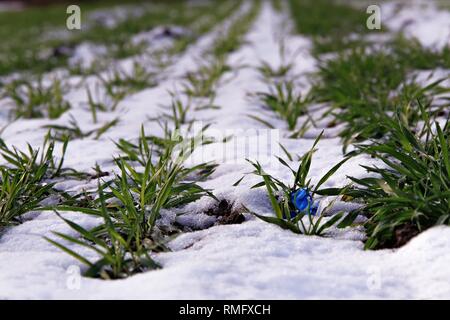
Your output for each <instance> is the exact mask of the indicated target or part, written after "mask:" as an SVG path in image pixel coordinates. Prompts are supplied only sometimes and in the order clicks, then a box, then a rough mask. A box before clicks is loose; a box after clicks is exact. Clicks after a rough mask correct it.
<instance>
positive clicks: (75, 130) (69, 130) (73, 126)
mask: <svg viewBox="0 0 450 320" xmlns="http://www.w3.org/2000/svg"><path fill="white" fill-rule="evenodd" d="M119 121H120V120H119V118H116V119H113V120H111V121H108V122H106V123H105V124H103V125H102V126H100V127H98V128H96V129H92V130H87V131H85V130H83V129H82V128H81V127H80V125H79V124H78V122H77V120H76V119H75V118H74V117H73V116H71V119H70V120H69V124H68V125H66V126H65V125H46V126H44V128H46V129H49V130H50V132H51V135H52V137H53V139H55V140H57V141H64V140H73V139H84V138H87V137H92V138H93V139H95V140H98V139H100V137H101V136H102V135H103V134H105V133H106V132H107V131H108V130H109V129H111V128H113V127H114V126H116V125H117V124H118V123H119Z"/></svg>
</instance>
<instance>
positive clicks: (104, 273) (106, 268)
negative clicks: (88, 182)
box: [45, 186, 160, 280]
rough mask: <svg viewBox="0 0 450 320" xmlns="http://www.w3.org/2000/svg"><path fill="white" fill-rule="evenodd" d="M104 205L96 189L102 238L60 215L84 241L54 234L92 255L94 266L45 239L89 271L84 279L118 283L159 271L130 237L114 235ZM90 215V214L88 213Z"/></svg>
mask: <svg viewBox="0 0 450 320" xmlns="http://www.w3.org/2000/svg"><path fill="white" fill-rule="evenodd" d="M105 201H106V197H105V195H104V193H103V190H102V188H101V187H100V186H99V202H100V208H99V209H98V210H96V211H95V214H98V215H99V216H100V217H102V218H103V222H104V224H103V225H102V231H103V232H102V234H101V235H96V233H95V232H94V231H91V230H87V229H85V228H83V227H82V226H80V225H78V224H76V223H75V222H73V221H70V220H68V219H65V218H63V217H62V216H61V215H59V214H58V215H59V217H60V218H61V219H62V220H64V222H65V223H67V224H68V225H69V226H70V227H71V228H72V229H73V230H75V231H76V232H78V233H79V234H80V235H81V236H82V237H83V238H84V240H80V239H78V238H74V237H72V236H69V235H66V234H63V233H60V232H54V234H55V235H56V236H58V237H59V238H61V239H63V240H65V241H68V242H71V243H74V244H77V245H79V246H81V247H85V248H88V249H90V250H92V251H94V252H95V253H96V254H98V255H99V257H100V258H99V259H98V260H97V261H96V262H91V261H89V260H88V259H87V258H85V257H83V256H82V255H80V254H78V253H77V252H76V251H74V250H72V249H70V248H69V247H67V246H66V245H63V244H61V243H59V242H57V241H55V240H52V239H49V238H47V237H45V239H46V240H47V241H49V242H50V243H51V244H53V245H55V246H56V247H58V248H60V249H61V250H63V251H64V252H66V253H67V254H69V255H71V256H72V257H74V258H75V259H77V260H79V261H80V262H81V263H83V264H84V265H86V266H87V267H88V269H87V270H86V271H85V272H84V276H86V277H90V278H101V279H105V280H110V279H121V278H126V277H128V276H130V275H132V274H135V273H138V272H143V271H147V270H152V269H157V268H160V266H159V265H158V264H157V263H156V262H154V261H153V259H152V258H151V257H150V255H149V254H148V251H147V250H142V248H133V247H132V246H133V243H132V240H133V237H132V236H131V235H130V234H125V233H120V232H118V231H117V225H116V223H115V222H114V221H113V220H112V218H111V216H113V214H112V213H111V212H110V211H109V209H108V208H107V205H106V202H105ZM80 210H81V209H80ZM81 211H86V210H81ZM89 213H90V214H92V212H91V211H89Z"/></svg>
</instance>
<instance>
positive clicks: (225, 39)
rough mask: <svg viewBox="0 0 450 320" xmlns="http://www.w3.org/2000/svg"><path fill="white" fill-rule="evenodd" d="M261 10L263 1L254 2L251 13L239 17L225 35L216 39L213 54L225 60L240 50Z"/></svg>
mask: <svg viewBox="0 0 450 320" xmlns="http://www.w3.org/2000/svg"><path fill="white" fill-rule="evenodd" d="M260 9H261V1H253V2H252V7H251V9H250V10H249V12H247V13H246V14H244V15H243V16H241V17H239V18H238V19H237V20H236V21H235V22H234V23H233V24H232V25H231V26H230V28H229V29H228V30H226V32H225V33H224V34H223V35H221V36H220V37H218V38H217V39H216V41H215V43H214V44H213V48H212V50H211V53H212V54H213V55H214V56H215V57H216V58H224V57H226V56H227V55H228V54H230V53H232V52H234V51H236V50H237V49H239V48H240V47H241V45H242V44H243V41H244V40H243V38H244V35H245V34H246V33H247V31H248V30H249V29H250V27H251V26H252V23H253V22H254V21H255V19H256V17H257V15H258V13H259V12H260Z"/></svg>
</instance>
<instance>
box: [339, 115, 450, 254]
mask: <svg viewBox="0 0 450 320" xmlns="http://www.w3.org/2000/svg"><path fill="white" fill-rule="evenodd" d="M421 115H422V121H423V123H424V125H423V127H422V129H421V130H418V131H417V130H415V131H413V130H411V129H410V127H409V126H408V124H407V123H405V121H404V120H402V117H401V114H400V113H399V114H397V117H396V118H395V119H393V120H386V121H385V122H384V123H380V124H379V125H381V126H384V127H386V129H389V131H390V137H389V139H387V140H386V141H383V142H379V141H374V142H373V144H372V145H361V146H359V149H360V151H361V152H365V153H367V154H370V155H371V156H373V157H374V158H376V159H379V160H380V161H382V162H383V163H384V166H381V167H378V166H372V167H367V166H363V167H364V168H366V169H367V171H368V172H370V173H372V174H373V175H374V176H372V177H370V178H363V179H356V178H351V179H352V180H353V181H354V183H355V186H354V187H353V188H351V189H348V190H347V192H346V193H347V195H349V196H351V197H353V198H355V199H358V200H363V201H364V202H365V203H366V204H365V206H364V207H363V208H362V209H360V210H358V211H359V212H362V213H365V214H366V215H368V217H369V221H368V222H367V223H366V227H367V234H368V239H367V241H366V245H365V246H366V248H367V249H376V248H386V247H398V246H401V245H403V244H404V243H406V242H407V241H408V240H409V239H410V238H411V237H412V236H414V235H415V234H417V233H418V232H420V231H423V230H426V229H428V228H430V227H432V226H434V225H440V224H445V225H448V224H450V216H449V209H450V158H449V153H450V142H449V141H450V140H449V135H450V124H449V121H448V120H447V121H446V123H445V125H444V127H443V128H441V126H440V125H439V123H438V122H435V123H433V122H432V120H430V118H429V116H428V115H427V111H426V110H425V108H424V107H421ZM405 229H406V230H410V231H409V232H408V234H406V235H404V234H403V235H402V231H403V230H405Z"/></svg>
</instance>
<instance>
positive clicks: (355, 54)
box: [312, 48, 446, 147]
mask: <svg viewBox="0 0 450 320" xmlns="http://www.w3.org/2000/svg"><path fill="white" fill-rule="evenodd" d="M417 66H418V64H417V62H416V61H414V60H412V59H406V58H405V57H403V56H402V55H400V56H398V55H396V54H395V53H393V52H392V51H391V52H388V51H386V50H375V51H372V52H368V51H367V50H366V49H365V48H358V49H354V50H351V52H346V53H341V54H339V56H338V57H337V58H336V59H333V60H327V61H324V62H322V64H321V66H320V70H319V73H318V76H319V82H318V83H316V84H315V85H314V87H313V89H312V95H313V96H314V97H315V100H316V101H318V102H324V103H331V104H332V106H331V109H330V112H329V113H331V114H333V116H334V117H335V121H336V122H338V123H345V128H344V129H343V131H341V133H340V136H341V137H342V138H343V140H344V146H345V147H346V146H348V145H349V144H350V143H352V142H354V141H361V140H365V139H369V138H381V137H382V136H383V135H384V134H386V132H387V131H386V128H385V127H383V126H379V125H378V124H379V123H380V122H381V121H383V120H384V118H385V117H386V115H387V114H389V113H392V112H394V111H395V110H396V108H397V107H398V106H410V107H409V113H410V120H411V123H410V125H412V126H413V125H414V123H415V122H414V119H417V118H418V117H417V113H418V110H419V109H418V107H417V105H416V103H415V101H416V100H417V99H418V98H420V99H421V100H423V99H426V100H429V99H430V98H431V97H432V96H433V95H435V94H438V93H439V94H441V93H444V92H446V89H445V88H442V87H441V86H440V83H441V82H442V81H436V82H434V83H432V84H430V85H428V86H425V87H422V86H419V85H418V84H415V83H411V82H407V81H405V79H406V77H407V75H408V73H409V72H410V71H414V70H415V67H417ZM396 91H397V92H398V91H399V92H398V93H397V94H395V92H396ZM393 93H394V94H393ZM430 111H431V112H434V113H436V112H438V111H437V109H434V108H433V106H431V107H430Z"/></svg>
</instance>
